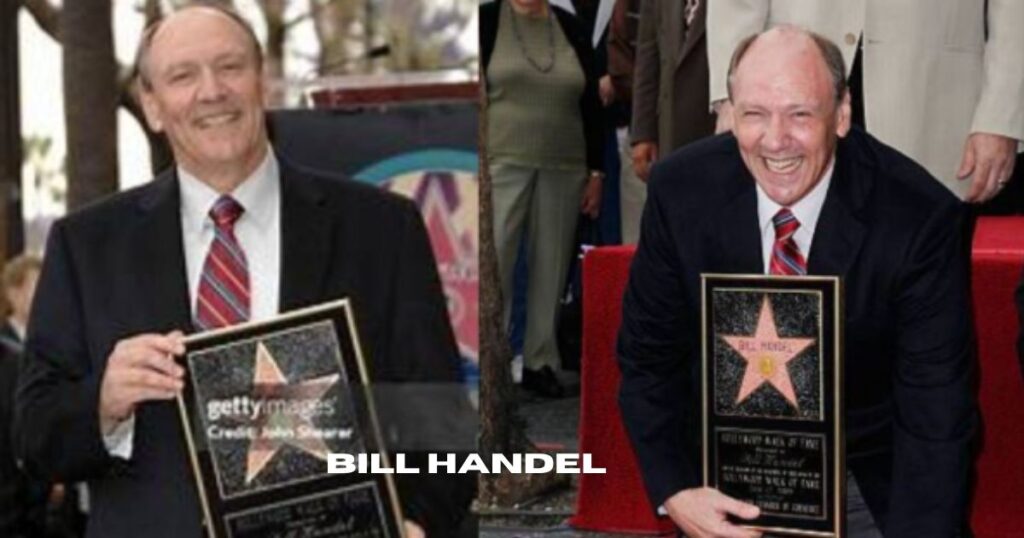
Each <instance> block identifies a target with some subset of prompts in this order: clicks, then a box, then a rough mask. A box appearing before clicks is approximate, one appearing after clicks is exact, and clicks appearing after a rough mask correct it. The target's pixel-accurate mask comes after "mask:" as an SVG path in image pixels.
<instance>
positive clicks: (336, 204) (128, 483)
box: [16, 160, 473, 538]
mask: <svg viewBox="0 0 1024 538" xmlns="http://www.w3.org/2000/svg"><path fill="white" fill-rule="evenodd" d="M281 181H282V184H281V204H282V206H281V234H282V238H281V264H282V268H281V290H280V309H281V311H282V312H284V311H288V310H292V309H295V308H299V307H303V306H308V305H312V304H316V303H319V302H322V301H325V300H329V299H333V298H340V297H349V298H350V299H351V301H352V306H353V310H354V312H355V318H356V320H357V323H358V328H359V330H360V339H361V341H362V344H363V348H364V351H365V355H366V356H367V357H368V360H369V363H370V364H369V368H370V370H371V372H370V374H371V378H372V379H373V380H374V381H375V382H376V383H381V382H385V383H386V382H398V383H410V382H419V383H434V382H442V383H443V382H452V383H454V382H456V381H457V379H458V375H459V374H458V365H457V357H458V352H457V349H456V346H455V343H454V339H453V337H452V332H451V328H450V326H449V322H448V315H447V311H446V307H445V301H444V296H443V295H442V291H441V286H440V281H439V279H438V277H437V272H436V266H435V264H434V258H433V255H432V253H431V250H430V245H429V243H428V239H427V235H426V231H425V229H424V227H423V223H422V220H421V218H420V216H419V212H418V210H417V209H416V207H415V205H414V204H413V203H412V202H411V201H408V200H405V199H402V198H400V197H398V196H395V195H391V194H387V193H384V192H382V191H380V190H379V189H377V188H375V187H372V186H369V185H362V184H358V183H355V182H351V181H348V180H340V179H331V178H327V177H323V176H319V175H317V174H315V173H313V172H309V171H300V170H298V169H296V168H294V167H292V166H290V165H288V164H287V163H286V162H284V161H283V160H282V161H281ZM179 208H180V198H179V188H178V181H177V180H176V177H175V174H174V173H173V172H172V171H168V172H164V173H163V174H161V175H160V176H158V177H157V178H156V179H155V180H154V181H153V182H151V183H149V184H147V185H145V186H142V187H140V188H136V189H133V190H130V191H127V192H125V193H122V194H118V195H115V196H113V197H111V198H109V199H107V200H105V201H102V202H100V203H98V204H96V205H94V206H91V207H89V208H86V209H84V210H82V211H79V212H77V213H75V214H72V215H70V216H68V217H66V218H64V219H62V220H60V221H58V222H57V223H55V224H54V226H53V228H52V230H51V231H50V237H49V242H48V246H47V254H46V260H45V264H44V267H43V270H42V274H41V276H40V281H39V285H38V292H37V295H36V299H35V303H34V306H33V311H32V320H31V322H30V324H29V331H28V338H27V343H26V362H25V364H26V367H25V370H24V372H23V375H22V378H21V382H20V386H19V395H18V396H19V399H18V402H17V418H16V420H17V423H18V424H17V428H16V436H17V441H18V447H19V449H20V450H21V453H22V454H23V456H24V457H25V458H26V459H27V460H28V461H30V462H32V463H33V464H34V465H35V466H36V467H37V468H39V469H42V470H45V471H46V472H48V473H49V474H50V475H52V476H53V477H54V478H56V479H58V480H60V481H63V482H74V481H78V480H88V481H89V485H90V488H91V489H90V491H91V493H92V499H91V501H92V512H91V517H90V520H89V535H90V536H102V537H104V538H107V537H125V538H129V537H138V536H147V537H161V536H166V537H168V538H170V537H175V538H177V537H195V536H199V534H200V509H199V505H198V502H197V496H196V490H195V486H194V485H193V483H192V480H191V471H190V468H189V466H188V465H187V460H186V452H185V444H184V437H183V434H182V430H181V426H180V423H179V418H178V415H177V409H176V408H175V404H174V403H173V402H149V403H143V404H141V405H139V406H138V407H137V409H136V413H135V417H136V422H135V434H134V447H133V453H132V458H131V460H130V461H127V462H125V461H123V460H120V459H116V458H112V457H111V456H109V455H108V452H107V450H106V448H105V447H104V444H103V440H102V437H101V435H100V431H99V418H98V411H97V408H98V401H99V387H100V382H101V380H102V377H103V373H104V369H105V366H106V360H107V357H108V355H109V354H110V352H111V350H112V348H113V347H114V345H115V343H116V342H117V341H118V340H120V339H123V338H126V337H129V336H132V335H136V334H140V333H146V332H158V333H164V332H168V331H171V330H174V329H182V330H185V332H190V331H191V321H190V317H191V315H190V311H191V309H190V305H189V296H188V287H187V281H186V275H185V262H184V255H183V247H182V236H181V221H180V211H179ZM462 410H463V411H464V410H465V408H462ZM455 411H460V409H455ZM446 418H447V417H446ZM405 476H410V477H414V478H415V480H416V482H415V483H412V482H409V483H404V484H400V488H401V489H403V491H402V492H401V493H402V494H403V504H404V508H405V513H406V516H407V517H409V518H411V519H414V520H416V521H419V522H420V523H421V524H423V525H424V526H425V527H426V530H427V532H428V533H430V535H432V536H445V535H448V534H449V533H450V532H451V529H452V528H453V527H455V526H456V525H457V524H458V522H459V519H460V518H461V516H462V514H464V513H465V510H466V508H467V506H468V503H469V501H470V499H471V498H472V496H473V488H472V482H467V480H466V478H464V475H460V476H459V477H456V476H455V475H447V476H446V475H435V476H431V475H405ZM470 480H471V479H470Z"/></svg>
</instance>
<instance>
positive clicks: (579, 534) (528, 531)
mask: <svg viewBox="0 0 1024 538" xmlns="http://www.w3.org/2000/svg"><path fill="white" fill-rule="evenodd" d="M566 385H567V388H568V389H569V393H570V394H577V395H578V394H579V381H578V379H577V380H574V381H570V382H568V383H566ZM519 394H520V395H521V396H523V397H524V401H523V403H522V405H521V407H520V412H521V413H522V416H523V418H524V419H525V420H526V423H527V425H528V427H527V435H528V436H529V437H530V439H531V440H533V442H534V444H536V445H537V448H538V449H539V450H544V451H557V452H576V451H577V443H576V431H577V428H578V427H579V410H580V399H579V396H573V397H571V398H563V399H559V400H543V399H535V398H529V397H527V396H526V394H525V393H523V392H519ZM575 485H576V481H575V480H574V481H573V486H572V487H571V488H563V489H561V490H558V491H553V492H549V493H547V494H545V495H542V496H541V497H540V498H537V499H534V500H532V501H528V502H526V503H523V504H522V505H520V506H518V507H516V508H514V509H510V510H503V511H502V512H501V513H500V514H493V513H485V514H481V516H480V538H506V537H512V536H515V537H521V538H629V537H635V536H636V535H628V534H607V533H599V532H585V531H579V530H576V529H573V528H571V527H569V525H568V523H567V521H568V519H569V517H571V516H572V514H573V510H574V508H575V505H576V488H575Z"/></svg>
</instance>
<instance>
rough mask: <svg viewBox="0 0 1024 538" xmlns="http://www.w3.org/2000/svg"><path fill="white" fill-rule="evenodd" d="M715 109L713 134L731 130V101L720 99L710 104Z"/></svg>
mask: <svg viewBox="0 0 1024 538" xmlns="http://www.w3.org/2000/svg"><path fill="white" fill-rule="evenodd" d="M711 106H712V108H714V110H715V116H716V118H715V134H722V133H724V132H726V131H731V130H732V124H733V121H732V101H729V100H728V99H722V100H721V101H715V102H714V104H712V105H711Z"/></svg>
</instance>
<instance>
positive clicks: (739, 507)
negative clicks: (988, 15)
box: [714, 490, 761, 519]
mask: <svg viewBox="0 0 1024 538" xmlns="http://www.w3.org/2000/svg"><path fill="white" fill-rule="evenodd" d="M714 491H715V496H716V499H715V505H716V508H717V509H719V510H721V511H723V512H726V513H729V514H732V515H734V516H736V517H740V518H743V519H754V518H755V517H757V516H758V515H760V514H761V509H760V508H758V507H757V506H756V505H753V504H749V503H745V502H743V501H740V500H737V499H733V498H732V497H729V496H728V495H726V494H724V493H722V492H720V491H718V490H714Z"/></svg>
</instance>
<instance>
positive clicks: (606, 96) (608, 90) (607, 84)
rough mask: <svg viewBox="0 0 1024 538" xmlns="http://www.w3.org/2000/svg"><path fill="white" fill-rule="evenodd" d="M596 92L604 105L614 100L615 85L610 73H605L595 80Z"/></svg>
mask: <svg viewBox="0 0 1024 538" xmlns="http://www.w3.org/2000/svg"><path fill="white" fill-rule="evenodd" d="M597 94H598V96H599V97H600V98H601V104H602V105H604V106H608V105H610V104H612V103H614V102H615V86H614V85H612V77H611V75H605V76H603V77H601V78H600V79H599V80H598V81H597Z"/></svg>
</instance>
